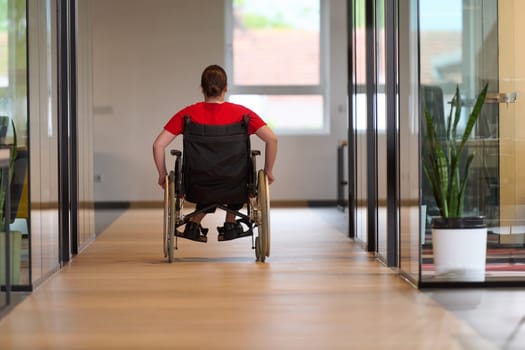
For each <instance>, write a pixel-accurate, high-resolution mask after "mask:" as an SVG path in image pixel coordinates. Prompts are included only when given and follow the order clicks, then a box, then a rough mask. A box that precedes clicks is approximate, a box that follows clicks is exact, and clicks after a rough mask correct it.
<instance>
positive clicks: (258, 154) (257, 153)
mask: <svg viewBox="0 0 525 350" xmlns="http://www.w3.org/2000/svg"><path fill="white" fill-rule="evenodd" d="M260 155H261V151H259V150H253V151H252V157H253V156H260Z"/></svg>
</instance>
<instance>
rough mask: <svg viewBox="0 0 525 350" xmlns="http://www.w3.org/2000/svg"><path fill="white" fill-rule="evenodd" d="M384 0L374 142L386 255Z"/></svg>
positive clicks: (379, 13) (378, 21)
mask: <svg viewBox="0 0 525 350" xmlns="http://www.w3.org/2000/svg"><path fill="white" fill-rule="evenodd" d="M385 39H386V38H385V0H376V6H375V40H376V50H377V51H376V93H375V96H376V98H375V101H376V113H375V115H376V118H377V119H376V142H377V216H376V217H377V252H378V255H379V256H380V257H381V259H383V260H386V256H387V232H388V228H387V173H388V172H387V135H386V118H387V113H386V89H385V83H386V69H385V68H386V66H385V64H386V51H385Z"/></svg>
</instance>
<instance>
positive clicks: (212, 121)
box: [153, 65, 278, 239]
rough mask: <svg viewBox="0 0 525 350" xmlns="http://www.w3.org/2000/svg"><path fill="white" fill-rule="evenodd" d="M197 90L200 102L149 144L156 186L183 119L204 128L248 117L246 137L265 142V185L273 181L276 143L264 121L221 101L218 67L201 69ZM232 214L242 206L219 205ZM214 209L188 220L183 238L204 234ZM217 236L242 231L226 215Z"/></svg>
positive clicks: (223, 84)
mask: <svg viewBox="0 0 525 350" xmlns="http://www.w3.org/2000/svg"><path fill="white" fill-rule="evenodd" d="M201 89H202V94H203V96H204V101H201V102H197V103H194V104H192V105H189V106H187V107H185V108H183V109H181V110H180V111H178V112H177V113H176V114H175V115H174V116H173V117H171V119H170V120H169V121H168V122H167V123H166V124H165V126H164V129H163V130H162V131H161V132H160V133H159V135H158V136H157V138H156V139H155V142H154V143H153V158H154V161H155V165H156V167H157V171H158V175H159V178H158V184H159V185H160V186H161V187H162V188H164V187H165V186H166V184H165V181H166V180H165V179H166V175H167V174H168V172H167V168H166V160H165V150H166V147H168V145H169V144H170V143H171V142H172V141H173V140H174V139H175V138H176V137H177V136H178V135H181V134H183V133H184V127H185V118H188V117H189V119H190V120H191V122H192V123H199V124H205V125H228V124H234V123H239V122H241V121H243V120H244V118H245V116H249V122H248V133H249V134H250V135H252V134H255V135H257V136H258V137H259V138H260V139H261V140H263V141H264V142H265V162H264V172H265V174H266V176H267V178H268V183H270V184H271V183H272V182H273V181H274V175H273V166H274V163H275V159H276V155H277V144H278V140H277V137H276V136H275V134H274V132H273V131H272V130H271V128H270V127H268V125H266V123H265V122H264V120H263V119H262V118H261V117H260V116H258V115H257V114H256V113H255V112H253V111H252V110H250V109H249V108H247V107H244V106H242V105H239V104H234V103H230V102H227V101H225V95H226V92H227V91H228V84H227V75H226V72H225V70H224V69H223V68H222V67H220V66H219V65H210V66H208V67H206V68H205V69H204V71H203V72H202V75H201ZM195 204H196V210H197V211H199V210H203V209H204V208H206V207H208V206H209V205H210V204H211V203H195ZM221 204H223V205H225V206H226V207H228V209H231V210H232V211H238V210H240V209H241V208H242V207H243V205H244V203H221ZM214 211H215V209H211V210H209V211H205V212H202V213H198V214H197V215H194V216H192V217H191V218H190V220H189V222H188V223H187V224H186V226H185V228H184V237H187V238H190V239H196V238H198V237H199V236H200V235H201V233H203V234H205V233H206V232H207V231H208V230H207V229H205V228H203V227H202V226H201V221H202V219H203V218H204V217H205V216H206V214H207V213H213V212H214ZM219 232H222V233H223V234H224V235H228V236H236V235H239V234H242V232H243V228H242V226H241V224H240V223H238V222H237V221H236V216H235V214H233V213H231V212H226V218H225V222H224V226H223V227H222V228H219Z"/></svg>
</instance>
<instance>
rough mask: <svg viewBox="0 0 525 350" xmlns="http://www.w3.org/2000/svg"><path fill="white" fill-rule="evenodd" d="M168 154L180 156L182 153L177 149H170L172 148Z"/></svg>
mask: <svg viewBox="0 0 525 350" xmlns="http://www.w3.org/2000/svg"><path fill="white" fill-rule="evenodd" d="M170 154H171V155H172V156H176V157H180V156H181V155H182V152H181V151H179V150H178V149H172V150H171V151H170Z"/></svg>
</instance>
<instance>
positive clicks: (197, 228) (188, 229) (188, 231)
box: [184, 221, 208, 242]
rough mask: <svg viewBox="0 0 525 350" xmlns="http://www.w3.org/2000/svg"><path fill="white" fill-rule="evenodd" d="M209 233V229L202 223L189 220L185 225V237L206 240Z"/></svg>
mask: <svg viewBox="0 0 525 350" xmlns="http://www.w3.org/2000/svg"><path fill="white" fill-rule="evenodd" d="M201 232H202V235H201ZM207 233H208V229H206V228H203V227H202V226H201V225H200V224H197V223H196V222H193V221H189V222H188V223H187V224H186V226H185V227H184V238H188V239H191V240H192V241H199V242H205V241H206V234H207Z"/></svg>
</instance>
